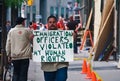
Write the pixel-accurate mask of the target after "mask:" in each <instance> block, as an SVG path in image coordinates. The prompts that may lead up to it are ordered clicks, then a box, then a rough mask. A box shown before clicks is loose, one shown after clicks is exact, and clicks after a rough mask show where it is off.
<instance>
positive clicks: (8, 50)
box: [6, 32, 11, 57]
mask: <svg viewBox="0 0 120 81" xmlns="http://www.w3.org/2000/svg"><path fill="white" fill-rule="evenodd" d="M6 53H7V56H8V57H11V32H9V33H8V35H7V41H6Z"/></svg>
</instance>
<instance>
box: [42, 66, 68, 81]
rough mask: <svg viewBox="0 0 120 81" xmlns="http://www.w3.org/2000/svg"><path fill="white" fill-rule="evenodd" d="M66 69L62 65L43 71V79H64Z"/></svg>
mask: <svg viewBox="0 0 120 81" xmlns="http://www.w3.org/2000/svg"><path fill="white" fill-rule="evenodd" d="M67 70H68V68H67V67H64V68H60V69H58V70H57V71H54V72H44V78H45V81H66V80H67Z"/></svg>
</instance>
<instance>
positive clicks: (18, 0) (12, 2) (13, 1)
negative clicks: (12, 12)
mask: <svg viewBox="0 0 120 81" xmlns="http://www.w3.org/2000/svg"><path fill="white" fill-rule="evenodd" d="M24 1H25V0H4V3H5V5H6V6H7V7H10V6H11V7H16V6H17V7H19V6H21V4H22V2H24Z"/></svg>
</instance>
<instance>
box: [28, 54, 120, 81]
mask: <svg viewBox="0 0 120 81" xmlns="http://www.w3.org/2000/svg"><path fill="white" fill-rule="evenodd" d="M87 56H88V53H87V52H81V53H80V54H75V61H73V62H70V66H69V69H68V80H67V81H91V79H86V78H85V77H86V74H81V73H80V72H81V70H82V63H83V60H81V58H83V57H87ZM91 65H92V68H93V71H95V72H96V76H98V77H100V78H102V80H103V81H120V69H118V68H117V62H116V61H109V62H105V61H102V62H100V61H92V64H91ZM28 81H44V77H43V71H42V70H41V64H40V63H37V62H33V61H31V62H30V68H29V73H28Z"/></svg>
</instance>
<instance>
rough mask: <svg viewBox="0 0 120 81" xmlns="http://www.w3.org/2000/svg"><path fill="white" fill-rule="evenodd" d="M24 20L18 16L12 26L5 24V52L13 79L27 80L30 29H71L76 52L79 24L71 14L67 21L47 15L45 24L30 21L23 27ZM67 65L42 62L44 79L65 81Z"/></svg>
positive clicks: (29, 56) (30, 42)
mask: <svg viewBox="0 0 120 81" xmlns="http://www.w3.org/2000/svg"><path fill="white" fill-rule="evenodd" d="M25 20H26V18H22V17H18V18H17V20H16V26H15V27H14V28H12V29H9V28H8V26H6V27H7V31H8V36H7V42H6V52H7V56H8V61H10V62H12V63H13V66H14V72H13V81H27V75H28V68H29V59H31V58H32V57H31V56H32V49H31V44H32V39H33V37H34V35H33V34H32V30H73V31H74V33H73V35H74V53H77V46H76V36H77V29H78V27H79V28H80V27H81V26H79V25H78V23H77V22H76V21H74V20H73V16H71V17H70V18H69V21H64V19H63V18H62V17H60V18H59V20H58V21H57V18H56V17H55V16H49V17H48V18H47V24H46V25H44V24H42V23H35V21H32V22H30V23H29V26H28V27H25ZM68 66H69V63H68V62H42V63H41V69H42V70H43V72H44V79H45V81H66V80H67V71H68Z"/></svg>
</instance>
